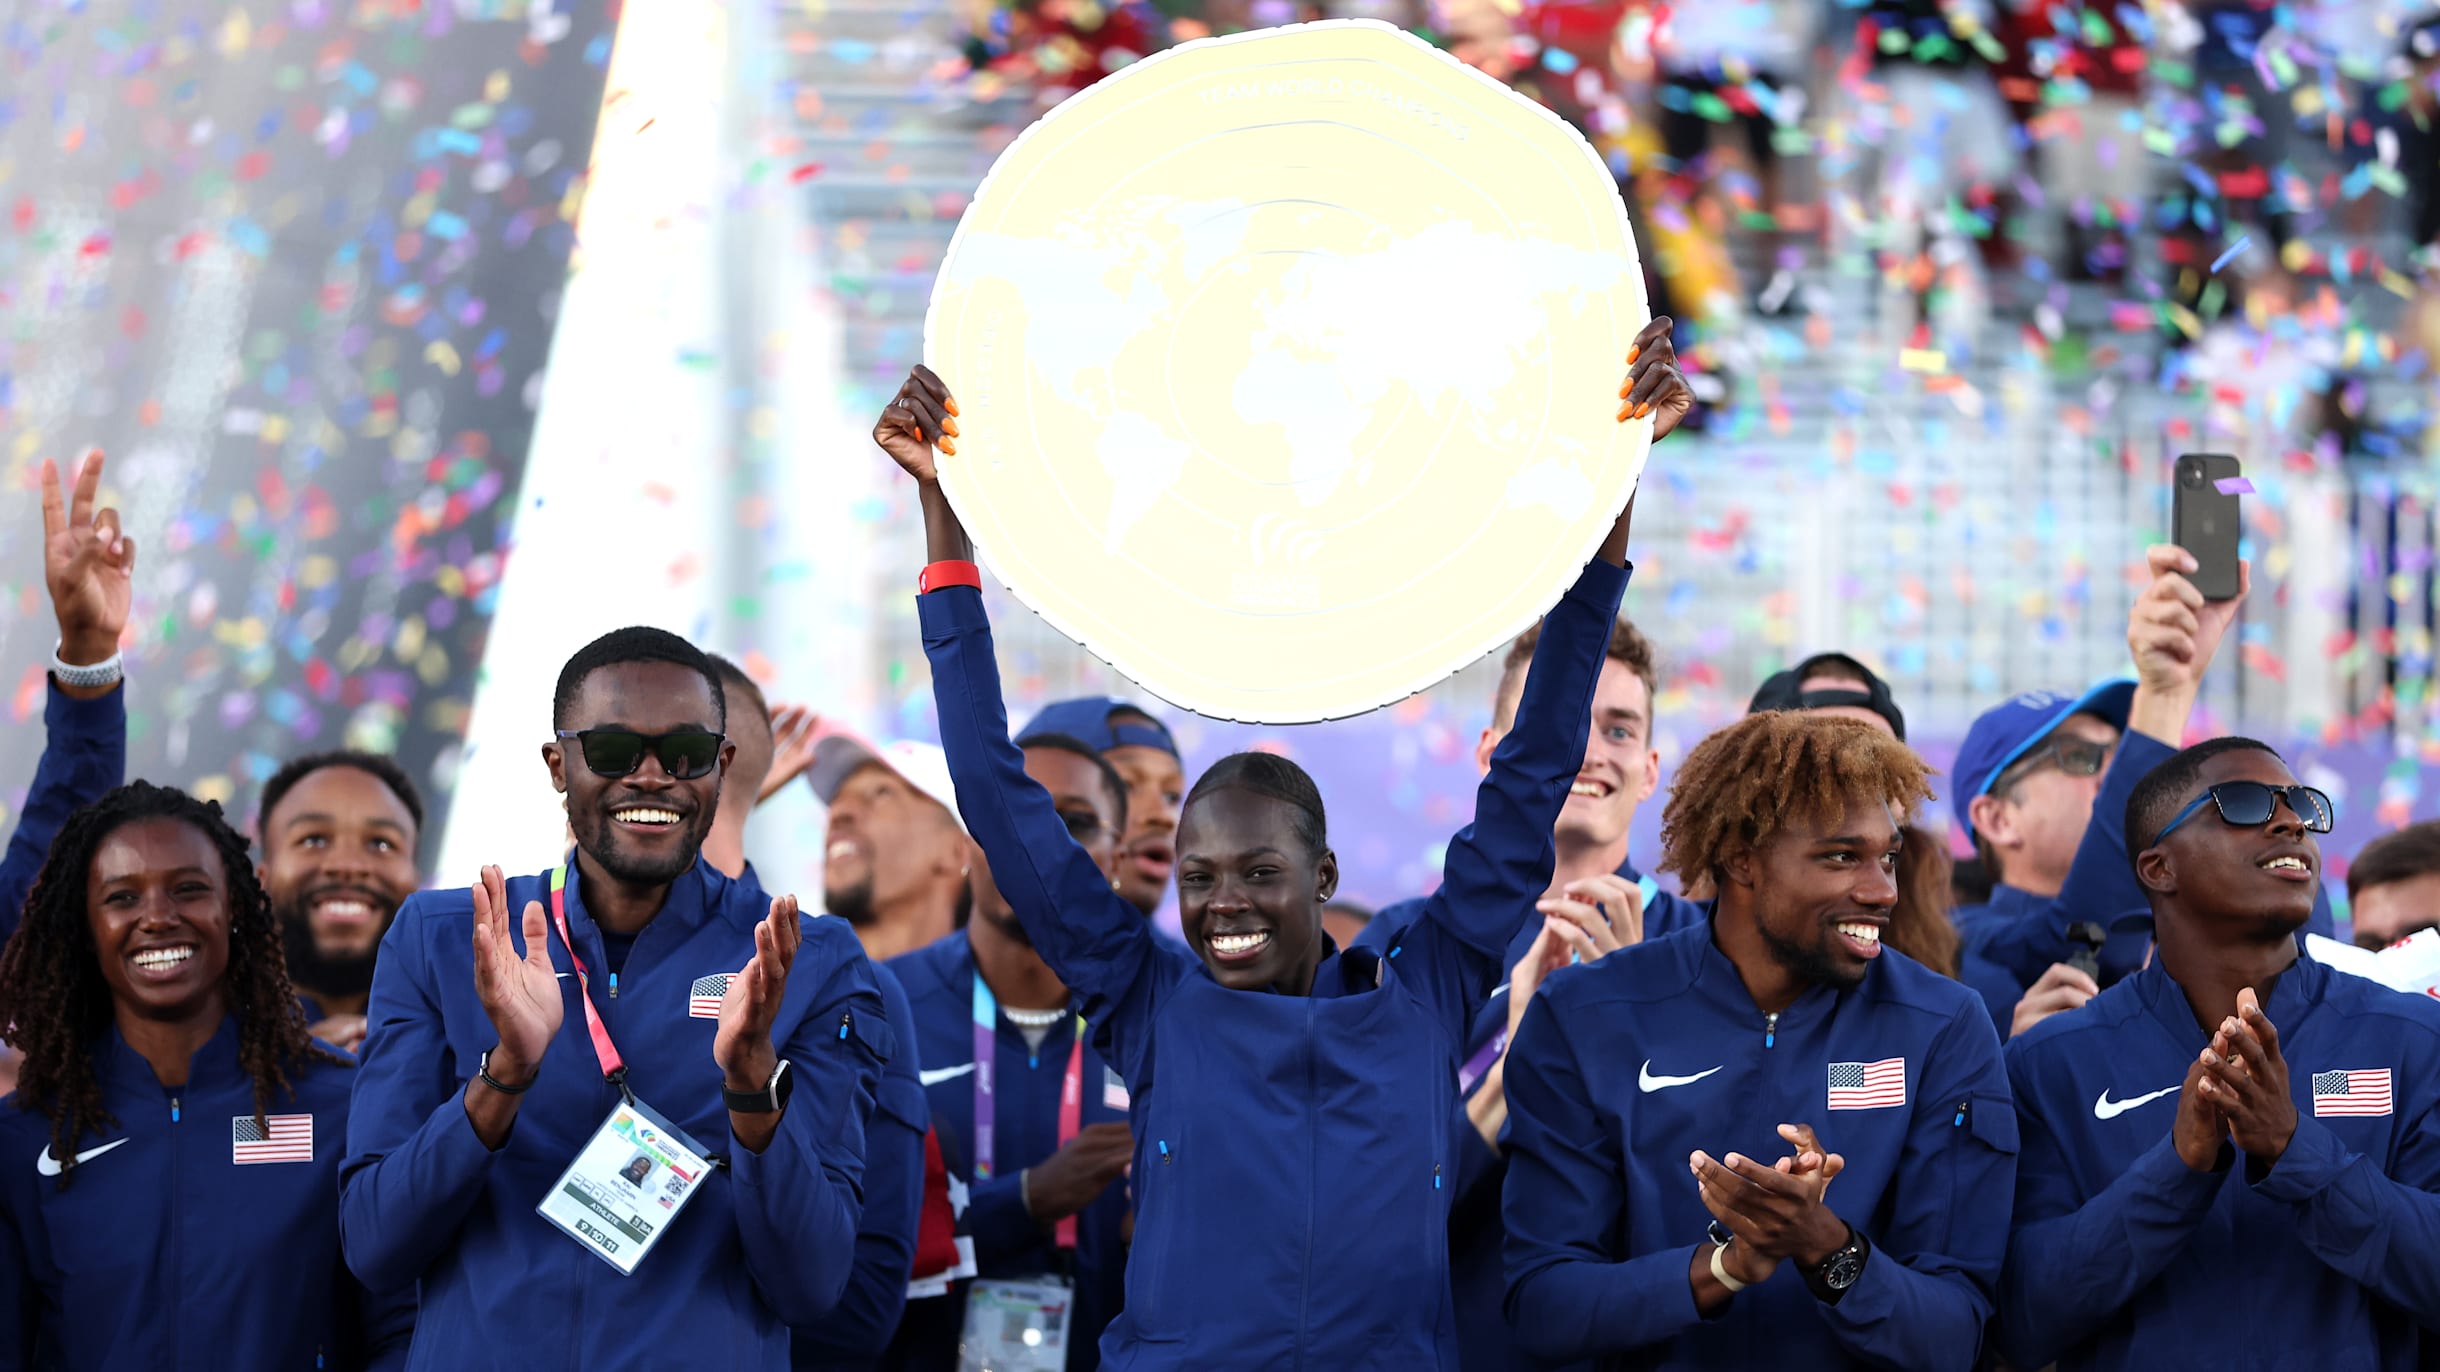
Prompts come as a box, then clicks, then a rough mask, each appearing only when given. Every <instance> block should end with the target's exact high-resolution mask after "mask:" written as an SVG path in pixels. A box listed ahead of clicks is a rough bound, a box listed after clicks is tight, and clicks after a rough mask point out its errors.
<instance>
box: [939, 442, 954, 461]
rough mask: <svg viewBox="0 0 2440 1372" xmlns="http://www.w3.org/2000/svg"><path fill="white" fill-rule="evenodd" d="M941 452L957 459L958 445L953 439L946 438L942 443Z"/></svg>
mask: <svg viewBox="0 0 2440 1372" xmlns="http://www.w3.org/2000/svg"><path fill="white" fill-rule="evenodd" d="M940 450H941V451H942V452H944V453H947V454H948V455H949V456H951V457H955V456H957V443H956V441H955V440H953V439H947V438H944V439H942V440H941V441H940Z"/></svg>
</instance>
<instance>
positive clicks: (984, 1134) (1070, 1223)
mask: <svg viewBox="0 0 2440 1372" xmlns="http://www.w3.org/2000/svg"><path fill="white" fill-rule="evenodd" d="M999 1025H1000V1003H999V1002H998V1001H997V1000H995V999H994V998H993V997H992V994H991V988H990V987H989V986H986V985H984V984H983V973H982V970H981V969H980V968H977V969H976V971H975V973H974V1179H975V1180H976V1181H977V1182H986V1181H989V1180H991V1176H992V1171H993V1160H994V1154H995V1151H996V1145H995V1141H994V1140H993V1138H992V1125H993V1122H994V1120H995V1118H996V1116H997V1114H998V1108H997V1106H996V1105H995V1104H994V1101H993V1097H994V1096H995V1095H996V1094H997V1087H998V1083H997V1082H996V1081H994V1078H995V1077H996V1076H997V1075H998V1074H997V1073H996V1072H995V1071H994V1070H993V1067H994V1063H995V1060H996V1057H997V1053H998V1046H999ZM1084 1033H1085V1029H1084V1017H1083V1016H1081V1015H1079V1016H1077V1018H1076V1041H1075V1042H1074V1043H1072V1044H1070V1045H1069V1046H1068V1060H1067V1075H1066V1076H1065V1077H1064V1078H1062V1079H1061V1081H1060V1083H1059V1144H1058V1146H1059V1147H1062V1148H1064V1147H1066V1146H1067V1143H1068V1140H1070V1139H1072V1138H1074V1137H1076V1130H1077V1126H1078V1121H1079V1119H1080V1117H1081V1115H1082V1113H1083V1106H1084ZM1055 1236H1056V1240H1057V1242H1058V1245H1059V1246H1060V1247H1061V1248H1071V1249H1072V1248H1074V1247H1075V1246H1076V1217H1075V1216H1074V1215H1069V1216H1068V1217H1066V1218H1065V1219H1062V1220H1060V1221H1059V1224H1058V1227H1057V1229H1056V1230H1055Z"/></svg>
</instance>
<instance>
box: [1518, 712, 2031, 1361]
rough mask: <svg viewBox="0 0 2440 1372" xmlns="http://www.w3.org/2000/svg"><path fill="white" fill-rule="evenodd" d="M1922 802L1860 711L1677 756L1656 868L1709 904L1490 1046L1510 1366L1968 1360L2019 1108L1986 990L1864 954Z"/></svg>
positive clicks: (1761, 730)
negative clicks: (1504, 1151) (1524, 1361)
mask: <svg viewBox="0 0 2440 1372" xmlns="http://www.w3.org/2000/svg"><path fill="white" fill-rule="evenodd" d="M1929 797H1930V785H1929V779H1928V777H1927V774H1926V769H1925V767H1924V764H1923V761H1922V759H1920V758H1918V757H1917V756H1916V755H1915V754H1914V753H1913V752H1912V751H1910V750H1909V749H1908V748H1907V747H1906V746H1905V745H1904V744H1902V743H1899V742H1898V741H1897V740H1896V739H1894V738H1891V737H1889V736H1888V735H1887V734H1885V733H1883V732H1880V731H1878V730H1876V729H1873V728H1871V727H1868V726H1866V725H1863V724H1859V723H1856V722H1854V721H1852V720H1845V719H1834V718H1826V717H1823V716H1819V715H1812V714H1798V713H1779V712H1774V713H1766V714H1759V715H1752V716H1749V717H1747V718H1746V719H1744V720H1742V721H1740V722H1738V723H1737V724H1734V725H1732V726H1730V727H1729V728H1727V729H1723V730H1721V731H1720V732H1719V733H1717V734H1714V735H1712V736H1711V737H1710V738H1708V739H1705V740H1704V741H1703V742H1702V743H1701V744H1700V745H1698V746H1697V747H1696V748H1695V750H1694V752H1693V754H1692V755H1690V756H1689V757H1688V758H1687V759H1686V762H1685V764H1684V765H1683V766H1682V767H1681V768H1680V769H1679V771H1678V775H1677V780H1676V783H1675V786H1674V787H1673V789H1672V791H1671V793H1670V799H1669V808H1668V810H1667V812H1666V814H1665V816H1664V818H1663V821H1662V834H1661V840H1662V845H1663V847H1664V849H1665V854H1664V857H1665V861H1664V862H1663V867H1664V869H1665V870H1669V871H1674V872H1676V873H1677V874H1678V876H1679V878H1680V880H1682V881H1684V882H1686V883H1687V884H1689V885H1693V884H1696V883H1697V882H1701V883H1702V884H1704V885H1706V886H1708V888H1709V889H1711V890H1712V891H1714V892H1716V893H1717V896H1718V904H1717V906H1716V908H1715V910H1714V912H1713V914H1712V917H1711V919H1710V920H1709V921H1708V922H1707V923H1704V924H1701V925H1697V926H1695V927H1692V928H1688V929H1684V930H1681V931H1679V932H1677V933H1674V934H1670V935H1667V936H1664V937H1661V938H1658V939H1654V940H1650V941H1647V942H1645V943H1643V944H1641V945H1639V946H1637V947H1633V948H1627V949H1623V950H1621V951H1619V952H1617V953H1613V954H1611V955H1610V956H1608V957H1605V958H1603V959H1601V960H1600V961H1599V962H1592V963H1586V964H1584V965H1582V966H1579V967H1571V968H1563V969H1561V970H1559V971H1557V972H1554V973H1553V974H1552V975H1551V976H1550V978H1549V980H1548V981H1546V982H1545V983H1544V984H1543V986H1542V988H1541V990H1540V992H1539V993H1538V994H1537V995H1536V996H1535V998H1534V1000H1533V1002H1532V1004H1531V1006H1530V1007H1529V1008H1528V1009H1527V1010H1526V1012H1525V1016H1524V1022H1523V1024H1522V1025H1521V1026H1519V1029H1518V1032H1517V1036H1516V1042H1515V1043H1514V1044H1513V1045H1512V1046H1511V1047H1510V1049H1509V1053H1508V1069H1507V1076H1508V1110H1509V1139H1510V1143H1509V1158H1510V1161H1509V1172H1508V1187H1507V1193H1506V1196H1505V1201H1504V1213H1505V1215H1506V1218H1507V1225H1508V1248H1507V1268H1508V1318H1509V1321H1510V1323H1511V1324H1512V1325H1513V1326H1514V1327H1515V1329H1516V1332H1517V1337H1518V1340H1519V1341H1520V1342H1521V1343H1522V1344H1523V1345H1524V1346H1525V1347H1526V1348H1527V1349H1528V1350H1530V1351H1531V1352H1533V1353H1535V1354H1536V1355H1538V1356H1541V1357H1545V1358H1552V1359H1560V1360H1567V1361H1575V1360H1582V1359H1601V1360H1604V1361H1605V1363H1606V1362H1608V1361H1611V1360H1616V1361H1618V1362H1620V1363H1621V1364H1622V1365H1623V1363H1625V1362H1628V1361H1631V1362H1633V1364H1634V1365H1635V1366H1638V1367H1651V1368H1674V1367H1686V1368H1696V1367H1765V1366H1788V1367H1807V1368H1845V1367H1865V1366H1872V1367H1891V1368H1908V1369H1913V1368H1921V1369H1926V1370H1927V1372H1928V1370H1929V1369H1935V1368H1957V1367H1967V1366H1971V1365H1972V1364H1973V1362H1974V1360H1975V1358H1976V1356H1977V1353H1978V1350H1979V1349H1980V1347H1981V1344H1982V1335H1983V1326H1984V1324H1985V1322H1986V1321H1987V1320H1988V1319H1989V1317H1990V1313H1991V1308H1992V1301H1993V1294H1994V1291H1995V1288H1996V1286H1997V1284H1998V1280H1999V1272H2000V1263H2001V1259H2002V1257H2003V1255H2004V1253H2005V1250H2006V1246H2007V1241H2008V1209H2009V1189H2010V1188H2011V1187H2012V1186H2013V1184H2014V1181H2015V1173H2016V1152H2017V1137H2016V1116H2015V1114H2014V1112H2013V1111H2012V1110H2011V1108H2010V1105H2009V1096H2008V1081H2007V1077H2006V1074H2005V1073H2004V1071H2003V1070H2002V1068H2001V1065H2000V1052H1999V1038H1998V1035H1997V1034H1996V1033H1995V1032H1994V1031H1993V1029H1992V1026H1991V1017H1990V1015H1989V1014H1988V1012H1986V1011H1985V1010H1984V1009H1983V1006H1982V1002H1981V1000H1980V999H1979V998H1978V997H1977V996H1976V995H1975V994H1974V993H1973V992H1972V991H1970V990H1968V989H1966V988H1965V987H1963V986H1960V985H1958V984H1957V983H1956V982H1954V981H1951V980H1949V979H1948V978H1946V977H1943V976H1940V975H1938V974H1936V973H1934V972H1932V971H1931V970H1929V969H1927V968H1925V967H1923V966H1922V965H1921V964H1919V963H1917V962H1915V961H1914V960H1912V959H1910V958H1908V957H1907V956H1905V955H1904V954H1902V953H1899V952H1896V951H1894V950H1892V949H1889V948H1885V947H1883V946H1882V942H1881V932H1882V930H1883V929H1884V928H1885V927H1886V926H1887V924H1888V921H1889V913H1890V910H1891V908H1892V907H1893V906H1894V905H1895V904H1896V903H1897V900H1898V889H1897V871H1898V854H1899V849H1900V847H1901V845H1902V843H1903V842H1904V839H1903V831H1902V823H1901V821H1902V819H1903V817H1904V816H1905V815H1906V814H1907V813H1908V812H1909V811H1911V810H1912V809H1913V808H1914V806H1915V804H1916V803H1917V802H1918V801H1921V800H1925V799H1928V798H1929ZM1732 1150H1734V1151H1732ZM1833 1150H1835V1151H1833ZM1772 1157H1777V1161H1776V1162H1775V1163H1774V1162H1767V1161H1763V1160H1762V1159H1766V1158H1772ZM1681 1160H1683V1161H1681ZM1681 1168H1684V1169H1685V1170H1683V1171H1681V1170H1680V1169H1681ZM1690 1174H1691V1175H1690ZM1834 1181H1835V1183H1836V1184H1835V1186H1834V1185H1833V1182H1834ZM1832 1191H1835V1192H1836V1193H1837V1194H1836V1195H1835V1196H1832V1195H1831V1194H1830V1192H1832Z"/></svg>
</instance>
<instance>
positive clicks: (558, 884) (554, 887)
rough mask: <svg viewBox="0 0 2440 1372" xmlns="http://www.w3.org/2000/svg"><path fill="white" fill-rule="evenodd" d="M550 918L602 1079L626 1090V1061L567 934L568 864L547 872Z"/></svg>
mask: <svg viewBox="0 0 2440 1372" xmlns="http://www.w3.org/2000/svg"><path fill="white" fill-rule="evenodd" d="M551 919H552V920H553V922H555V923H557V924H558V926H559V939H560V942H562V943H565V944H567V945H568V961H570V962H572V963H574V964H576V998H577V999H578V1000H581V1001H583V1002H584V1003H585V1029H586V1030H587V1031H588V1032H590V1033H591V1034H592V1035H593V1056H594V1057H596V1058H599V1059H600V1060H601V1064H602V1080H604V1081H606V1082H609V1083H610V1084H611V1085H613V1086H615V1087H617V1088H618V1089H619V1090H620V1091H621V1092H624V1091H625V1090H626V1089H627V1060H626V1059H625V1058H622V1057H620V1056H619V1054H618V1045H617V1044H615V1043H612V1042H611V1041H610V1028H609V1026H608V1025H605V1024H603V1023H602V1012H601V1011H599V1010H596V1009H594V1008H593V983H592V980H591V978H589V977H587V976H586V975H585V960H584V957H583V956H582V955H581V954H579V953H578V952H577V951H576V940H575V939H574V938H571V937H569V935H568V864H566V863H564V862H563V863H561V864H559V866H557V867H555V868H553V869H552V871H551Z"/></svg>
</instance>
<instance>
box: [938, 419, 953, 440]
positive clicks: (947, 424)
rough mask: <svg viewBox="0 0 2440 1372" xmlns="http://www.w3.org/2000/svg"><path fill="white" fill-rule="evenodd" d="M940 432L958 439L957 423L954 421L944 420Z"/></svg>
mask: <svg viewBox="0 0 2440 1372" xmlns="http://www.w3.org/2000/svg"><path fill="white" fill-rule="evenodd" d="M940 431H941V432H942V433H945V434H947V435H949V436H950V437H951V438H955V437H957V421H956V420H954V419H949V420H943V421H942V422H941V426H940Z"/></svg>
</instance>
